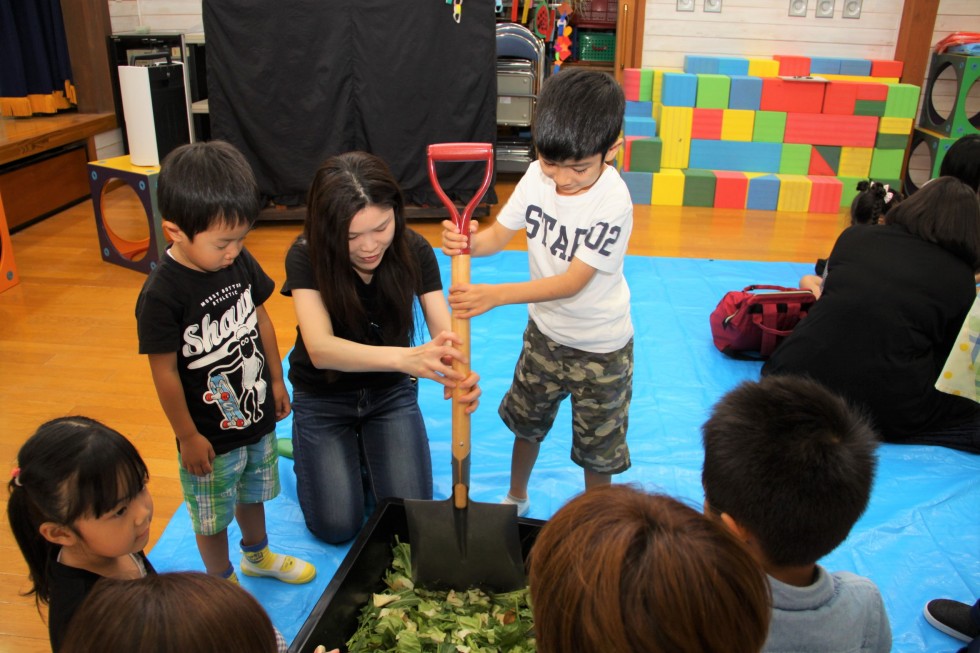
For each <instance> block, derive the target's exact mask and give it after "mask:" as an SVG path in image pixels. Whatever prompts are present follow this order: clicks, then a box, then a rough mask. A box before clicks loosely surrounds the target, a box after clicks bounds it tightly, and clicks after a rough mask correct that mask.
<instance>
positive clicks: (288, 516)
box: [149, 252, 980, 653]
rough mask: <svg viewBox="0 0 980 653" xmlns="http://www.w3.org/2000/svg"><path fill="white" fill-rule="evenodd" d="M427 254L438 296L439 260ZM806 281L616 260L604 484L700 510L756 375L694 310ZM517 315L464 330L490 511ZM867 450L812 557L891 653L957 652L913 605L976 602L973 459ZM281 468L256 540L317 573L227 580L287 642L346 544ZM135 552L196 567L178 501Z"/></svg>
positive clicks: (686, 263)
mask: <svg viewBox="0 0 980 653" xmlns="http://www.w3.org/2000/svg"><path fill="white" fill-rule="evenodd" d="M437 255H438V257H439V260H440V265H441V267H442V272H443V279H444V281H445V283H446V284H447V286H448V283H449V261H448V259H447V258H446V257H445V256H443V255H442V254H441V253H438V254H437ZM808 272H812V266H810V265H804V264H799V263H765V262H746V261H716V260H706V259H676V258H650V257H634V256H631V257H628V258H627V261H626V275H627V277H628V279H629V283H630V288H631V290H632V295H633V301H632V309H633V320H634V324H635V327H636V338H635V357H636V367H635V373H634V391H633V404H632V408H631V411H630V430H629V436H628V441H629V446H630V451H631V453H632V460H633V467H632V468H631V469H630V470H629V471H628V472H626V473H625V474H622V475H620V476H617V477H616V478H615V481H616V482H630V483H637V484H640V485H642V486H643V487H645V488H646V489H648V490H650V491H657V492H664V493H667V494H670V495H673V496H676V497H678V498H681V499H682V500H684V501H686V502H688V503H690V504H691V505H693V506H697V507H699V506H700V505H701V503H702V500H703V494H702V491H701V481H700V472H701V461H702V451H701V441H700V431H699V429H700V426H701V423H702V422H703V421H704V419H705V418H706V416H707V413H708V410H709V409H710V407H711V406H712V404H713V403H714V402H715V401H716V400H717V399H718V398H719V397H720V396H721V395H722V394H723V393H724V392H726V391H727V390H729V389H730V388H732V387H733V386H734V385H735V384H737V383H738V382H739V381H741V380H744V379H750V378H757V377H758V373H759V367H760V364H759V363H755V362H746V361H736V360H731V359H728V358H726V357H724V356H722V355H721V354H720V353H719V352H718V351H717V350H716V349H715V348H714V346H713V345H712V343H711V334H710V330H709V327H708V315H709V313H710V312H711V310H712V309H713V308H714V307H715V305H716V304H717V302H718V300H719V299H720V298H721V297H722V295H724V293H725V292H726V291H728V290H734V289H741V288H742V287H743V286H746V285H749V284H752V283H772V284H779V285H786V286H793V285H795V284H796V282H797V280H798V279H799V277H800V276H802V275H803V274H805V273H808ZM526 278H527V256H526V254H525V253H523V252H502V253H500V254H498V255H497V256H495V257H492V258H489V259H474V260H473V264H472V280H473V282H474V283H480V282H484V281H485V282H494V283H499V282H507V281H520V280H523V279H526ZM526 321H527V311H526V308H525V307H524V306H506V307H500V308H498V309H495V310H493V311H491V312H490V313H488V314H486V315H483V316H480V317H477V318H475V319H474V320H473V323H472V359H473V360H472V367H473V369H474V370H476V371H477V372H479V373H480V375H481V377H482V383H481V385H482V388H483V399H482V403H481V406H480V409H479V410H478V411H477V412H476V414H475V415H474V416H473V420H472V433H473V451H472V479H471V494H472V497H473V499H474V500H475V501H499V500H500V499H501V498H502V497H503V495H504V493H505V492H506V490H507V487H508V481H509V470H510V445H511V442H512V441H513V437H512V435H511V434H510V432H509V431H507V429H506V428H505V427H504V426H503V424H502V423H501V421H500V418H499V417H498V416H497V411H496V408H497V404H498V403H499V401H500V398H501V397H502V396H503V394H504V392H505V391H506V389H507V387H508V385H509V384H510V379H511V375H512V373H513V366H514V363H515V361H516V360H517V355H518V353H519V351H520V346H521V334H522V332H523V330H524V326H525V324H526ZM856 364H859V363H858V362H856ZM420 387H421V390H420V398H419V401H420V403H421V405H422V410H423V413H424V414H425V420H426V425H427V428H428V432H429V439H430V443H431V448H432V460H433V465H434V481H435V497H436V498H437V499H438V498H445V497H447V496H448V494H449V486H450V483H449V475H450V456H449V436H450V431H451V419H450V410H449V404H448V403H446V402H445V401H444V400H443V399H442V390H441V386H439V385H437V384H436V383H434V382H429V381H424V382H422V383H421V386H420ZM570 421H571V412H570V410H569V408H568V406H567V402H566V405H565V406H563V408H562V410H561V412H560V413H559V415H558V419H557V421H556V423H555V428H554V429H553V431H552V433H551V434H550V435H549V437H548V439H547V440H546V441H545V443H544V445H543V446H542V449H541V455H540V457H539V458H538V462H537V465H536V466H535V468H534V474H533V476H532V478H531V486H530V495H531V501H532V507H531V513H530V515H529V516H530V517H535V518H539V519H547V518H548V517H549V516H551V515H552V514H553V513H554V512H555V510H557V509H558V507H559V506H561V505H562V504H563V503H564V502H565V501H566V500H568V499H569V498H570V497H571V496H573V495H574V494H576V493H578V492H580V491H581V490H582V489H583V484H582V483H583V482H582V472H581V469H580V468H579V467H577V466H576V465H575V464H574V463H572V462H571V460H570V459H569V452H570V446H571V432H570ZM290 428H291V421H290V419H288V418H287V419H286V420H284V421H283V422H280V423H279V425H278V435H279V436H280V437H287V438H288V437H289V436H290ZM879 455H880V465H879V469H878V477H877V479H876V482H875V485H874V490H873V494H872V497H871V502H870V506H869V508H868V511H867V512H866V513H865V515H864V516H863V517H862V518H861V519H860V521H859V522H858V523H857V524H856V526H855V527H854V529H853V531H852V532H851V535H850V537H848V539H847V540H846V541H845V542H844V543H843V544H842V545H841V546H840V547H838V548H837V550H835V551H834V552H833V553H832V554H830V555H829V556H827V558H826V559H824V560H822V561H821V562H822V564H824V565H825V566H826V567H828V568H829V569H831V570H847V571H852V572H854V573H857V574H860V575H863V576H868V577H870V578H871V579H872V580H874V581H875V583H877V585H878V587H880V588H881V592H882V594H883V596H884V600H885V607H886V608H887V610H888V615H889V618H890V620H891V625H892V631H893V634H894V648H893V650H894V651H896V652H898V653H913V652H921V651H953V650H956V649H957V645H958V642H956V640H953V639H952V638H950V637H947V636H945V635H943V634H941V633H939V632H938V631H936V630H935V629H933V628H932V627H931V626H929V625H928V624H927V623H926V622H925V620H924V619H923V617H922V607H923V605H925V603H926V601H928V600H929V599H932V598H937V597H949V598H955V599H958V600H961V601H965V602H970V603H972V602H973V601H974V600H975V599H976V598H977V597H980V520H978V519H977V514H978V507H980V456H974V455H970V454H965V453H961V452H958V451H953V450H950V449H945V448H942V447H927V446H920V445H915V446H899V445H891V444H885V445H882V446H881V448H880V450H879ZM280 470H281V472H282V486H283V490H282V494H281V495H280V496H279V497H278V498H277V499H275V500H274V501H272V502H270V503H269V504H267V508H266V510H267V515H268V526H269V539H270V541H271V542H272V544H273V546H274V547H275V548H276V549H277V550H282V551H286V552H289V553H294V554H295V555H297V556H300V557H302V558H305V559H307V560H310V561H311V562H313V563H314V564H316V566H317V569H318V576H317V578H316V579H315V580H314V581H313V582H312V583H310V584H309V585H304V586H292V585H285V584H282V583H279V582H277V581H274V580H268V579H254V578H246V577H244V576H239V577H240V579H241V581H242V584H243V585H244V586H245V587H246V588H247V589H249V590H250V591H251V592H252V593H253V594H254V595H255V596H256V597H257V598H258V599H259V600H260V601H261V602H262V604H263V605H264V606H265V608H266V610H267V611H268V612H269V614H270V616H271V617H272V620H273V622H274V623H275V624H276V626H277V627H278V628H279V629H280V630H281V631H282V632H283V634H284V635H285V636H286V639H287V640H292V638H293V637H294V636H295V635H296V633H297V631H298V630H299V628H300V627H301V626H302V625H303V622H304V621H305V620H306V617H307V616H308V615H309V613H310V611H311V610H312V608H313V606H314V605H315V604H316V602H317V600H318V599H319V597H320V595H321V594H322V592H323V590H324V588H325V587H326V586H327V583H328V582H329V581H330V578H331V576H332V575H333V572H334V571H335V570H336V568H337V567H338V565H339V564H340V562H341V560H343V557H344V555H345V554H346V552H347V550H348V548H349V545H345V546H339V547H338V546H329V545H326V544H323V543H322V542H320V541H318V540H316V538H314V537H313V536H312V535H310V534H309V532H308V531H307V530H306V528H305V526H304V524H303V518H302V514H301V512H300V510H299V506H298V504H297V502H296V487H295V476H294V474H293V471H292V461H290V460H288V459H282V460H281V461H280ZM239 537H240V533H239V532H238V530H237V527H235V526H234V525H233V526H232V527H231V528H230V529H229V539H230V540H231V542H232V545H233V546H232V550H234V544H236V543H237V542H238V539H239ZM149 556H150V559H151V561H152V562H153V564H154V565H155V566H156V567H157V569H159V570H161V571H176V570H186V569H195V570H202V569H203V565H202V563H201V560H200V556H199V555H198V552H197V548H196V545H195V543H194V535H193V533H192V532H191V528H190V521H189V518H188V516H187V511H186V508H185V507H184V506H181V507H180V508H179V509H178V511H177V512H176V514H175V515H174V517H173V518H172V519H171V521H170V523H169V525H168V526H167V528H166V530H165V532H164V534H163V536H162V537H161V538H160V540H159V542H158V543H157V544H156V546H155V547H154V548H153V550H152V551H151V552H150V553H149ZM236 560H237V558H236V557H235V556H233V561H236Z"/></svg>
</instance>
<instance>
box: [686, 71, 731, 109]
mask: <svg viewBox="0 0 980 653" xmlns="http://www.w3.org/2000/svg"><path fill="white" fill-rule="evenodd" d="M697 77H698V92H697V96H696V99H695V102H694V106H696V107H698V108H701V109H726V108H728V91H729V88H730V87H731V79H730V78H729V77H728V76H727V75H698V76H697Z"/></svg>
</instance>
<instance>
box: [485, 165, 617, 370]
mask: <svg viewBox="0 0 980 653" xmlns="http://www.w3.org/2000/svg"><path fill="white" fill-rule="evenodd" d="M497 221H498V222H499V223H500V224H501V225H502V226H504V227H507V228H508V229H514V230H518V229H524V230H525V231H526V233H527V251H528V259H529V263H530V270H531V278H532V279H539V278H543V277H551V276H555V275H558V274H561V273H563V272H565V271H566V270H567V269H568V266H569V264H570V263H571V261H572V259H573V258H576V257H577V258H578V259H579V260H581V261H582V262H583V263H586V264H588V265H589V266H591V267H593V268H595V270H596V272H595V274H594V275H592V279H591V280H589V283H588V284H586V286H585V288H583V289H582V290H581V291H579V292H578V294H576V295H574V296H572V297H568V298H566V299H556V300H553V301H549V302H540V303H536V304H528V307H527V308H528V313H529V314H530V316H531V319H533V320H534V323H535V324H537V326H538V328H539V329H541V332H542V333H544V334H545V335H546V336H548V337H549V338H551V339H552V340H554V341H555V342H558V343H560V344H562V345H565V346H567V347H574V348H575V349H581V350H584V351H589V352H593V353H598V354H605V353H609V352H613V351H617V350H618V349H621V348H623V347H624V346H625V345H626V343H628V342H629V340H630V338H632V337H633V321H632V318H631V317H630V290H629V286H628V285H627V284H626V278H625V277H624V276H623V260H624V258H625V256H626V246H627V244H628V243H629V238H630V233H631V232H632V230H633V201H632V200H631V199H630V194H629V189H628V188H627V187H626V182H624V181H623V179H622V177H620V176H619V172H618V171H617V170H616V169H615V168H613V167H612V166H608V165H607V166H606V167H605V169H604V170H603V172H602V174H601V175H600V176H599V179H598V180H597V181H596V183H595V184H594V185H593V186H592V188H590V189H589V190H587V191H586V192H584V193H582V194H579V195H571V196H564V195H559V194H558V192H557V191H556V189H555V182H554V181H552V180H551V179H550V178H549V177H547V176H546V175H545V174H544V173H543V172H542V171H541V166H540V164H539V163H538V162H537V161H535V162H533V163H532V164H531V165H530V166H528V169H527V172H526V173H525V174H524V176H523V177H522V178H521V180H520V181H519V182H518V184H517V186H516V187H515V188H514V192H513V193H512V194H511V196H510V199H509V200H508V201H507V204H506V205H505V206H504V208H503V209H502V210H501V212H500V214H499V215H498V216H497Z"/></svg>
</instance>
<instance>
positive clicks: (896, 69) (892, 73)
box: [871, 59, 905, 77]
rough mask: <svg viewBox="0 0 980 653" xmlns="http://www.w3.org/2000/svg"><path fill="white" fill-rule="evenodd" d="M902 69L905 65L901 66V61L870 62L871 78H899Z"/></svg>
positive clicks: (879, 60) (882, 60)
mask: <svg viewBox="0 0 980 653" xmlns="http://www.w3.org/2000/svg"><path fill="white" fill-rule="evenodd" d="M904 68H905V64H903V63H902V62H901V61H894V60H891V59H872V60H871V76H872V77H901V76H902V70H903V69H904Z"/></svg>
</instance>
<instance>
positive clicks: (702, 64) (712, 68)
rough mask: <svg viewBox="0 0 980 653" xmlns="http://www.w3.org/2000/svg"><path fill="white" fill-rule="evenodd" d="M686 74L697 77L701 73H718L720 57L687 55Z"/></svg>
mask: <svg viewBox="0 0 980 653" xmlns="http://www.w3.org/2000/svg"><path fill="white" fill-rule="evenodd" d="M684 72H685V73H690V74H692V75H697V74H699V73H717V72H718V57H711V56H706V55H700V54H685V55H684Z"/></svg>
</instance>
